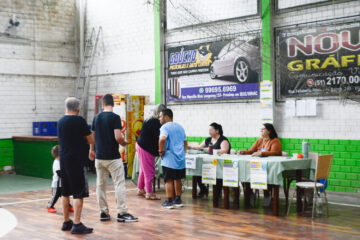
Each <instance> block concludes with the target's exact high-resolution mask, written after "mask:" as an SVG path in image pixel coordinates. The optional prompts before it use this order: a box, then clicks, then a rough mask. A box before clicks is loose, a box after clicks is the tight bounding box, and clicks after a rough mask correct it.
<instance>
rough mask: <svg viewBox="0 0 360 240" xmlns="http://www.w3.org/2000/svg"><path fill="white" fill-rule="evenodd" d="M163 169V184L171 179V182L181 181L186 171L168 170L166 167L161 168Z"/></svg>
mask: <svg viewBox="0 0 360 240" xmlns="http://www.w3.org/2000/svg"><path fill="white" fill-rule="evenodd" d="M162 169H163V174H164V180H165V182H166V181H167V180H168V179H173V180H177V179H183V178H185V176H186V169H185V168H183V169H173V168H168V167H164V166H163V167H162Z"/></svg>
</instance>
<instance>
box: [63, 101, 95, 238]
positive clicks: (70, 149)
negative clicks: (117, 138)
mask: <svg viewBox="0 0 360 240" xmlns="http://www.w3.org/2000/svg"><path fill="white" fill-rule="evenodd" d="M79 111H80V102H79V100H78V99H76V98H67V99H66V100H65V115H64V116H63V117H62V118H61V119H60V120H59V121H58V138H59V145H60V172H61V174H60V175H61V186H62V196H63V201H62V202H63V213H64V220H65V221H64V223H63V226H62V228H61V229H62V230H63V231H67V230H71V233H73V234H85V233H91V232H92V231H93V229H92V228H87V227H85V226H84V225H83V224H82V223H81V222H80V217H81V211H82V207H83V198H85V197H89V187H88V183H87V172H86V168H85V163H86V161H87V160H88V154H89V145H88V144H92V143H94V136H93V135H92V134H91V132H90V130H89V128H88V125H87V123H86V121H85V119H84V118H82V117H80V116H78V115H79ZM71 195H72V196H73V198H74V210H75V211H74V215H75V216H74V222H73V221H72V220H71V219H70V218H69V203H70V202H69V201H70V200H69V196H71Z"/></svg>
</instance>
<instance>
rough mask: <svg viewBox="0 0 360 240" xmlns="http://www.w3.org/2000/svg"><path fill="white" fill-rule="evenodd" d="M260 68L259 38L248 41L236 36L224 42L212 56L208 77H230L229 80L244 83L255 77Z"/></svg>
mask: <svg viewBox="0 0 360 240" xmlns="http://www.w3.org/2000/svg"><path fill="white" fill-rule="evenodd" d="M260 69H261V64H260V50H259V38H254V39H251V40H248V41H245V40H243V39H239V38H237V39H234V40H232V41H231V42H229V43H228V44H226V45H225V46H224V47H223V48H222V49H221V51H220V52H219V54H218V56H215V57H214V62H213V63H212V64H211V66H210V77H211V78H212V79H219V78H220V79H222V78H223V77H232V79H231V80H235V81H239V82H240V83H246V82H248V80H249V79H250V78H257V77H258V74H259V73H260ZM225 80H228V79H227V78H225Z"/></svg>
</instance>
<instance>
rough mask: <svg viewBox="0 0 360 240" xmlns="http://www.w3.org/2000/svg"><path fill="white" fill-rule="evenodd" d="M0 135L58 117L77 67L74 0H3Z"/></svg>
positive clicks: (17, 132) (70, 91) (16, 132)
mask: <svg viewBox="0 0 360 240" xmlns="http://www.w3.org/2000/svg"><path fill="white" fill-rule="evenodd" d="M13 14H16V15H17V17H18V19H19V21H20V25H19V26H18V27H17V28H13V29H10V31H8V33H10V34H11V37H7V36H6V35H4V34H0V101H1V105H0V139H2V138H10V137H12V136H14V135H32V122H33V121H56V120H58V119H59V118H60V117H61V115H62V114H63V111H64V108H63V101H64V100H65V98H66V97H68V96H70V95H73V94H74V87H75V85H74V83H75V81H74V79H75V77H76V75H77V72H78V37H77V36H78V33H77V32H76V23H77V19H76V8H75V0H61V1H54V0H49V1H37V0H28V1H17V0H3V1H0V32H1V33H3V32H4V31H5V29H6V27H7V24H8V22H9V19H10V18H11V17H12V15H13Z"/></svg>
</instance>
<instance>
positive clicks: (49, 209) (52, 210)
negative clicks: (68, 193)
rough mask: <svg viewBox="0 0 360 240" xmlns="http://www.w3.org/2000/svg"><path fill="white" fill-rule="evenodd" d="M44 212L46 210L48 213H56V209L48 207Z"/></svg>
mask: <svg viewBox="0 0 360 240" xmlns="http://www.w3.org/2000/svg"><path fill="white" fill-rule="evenodd" d="M46 210H47V211H48V212H49V213H56V209H55V208H51V207H48V208H46Z"/></svg>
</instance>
